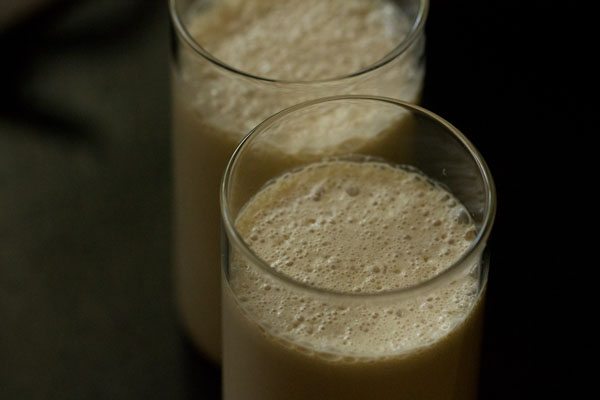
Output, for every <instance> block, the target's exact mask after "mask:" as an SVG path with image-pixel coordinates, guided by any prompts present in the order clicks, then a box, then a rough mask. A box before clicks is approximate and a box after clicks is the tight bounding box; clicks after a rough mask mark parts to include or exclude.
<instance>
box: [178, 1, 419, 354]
mask: <svg viewBox="0 0 600 400" xmlns="http://www.w3.org/2000/svg"><path fill="white" fill-rule="evenodd" d="M365 1H372V2H377V1H379V0H365ZM243 3H244V2H240V1H233V0H212V1H207V0H196V1H193V0H170V2H169V5H170V15H171V22H172V57H171V59H172V74H171V78H172V138H173V140H172V143H173V160H174V172H173V173H174V278H175V280H174V286H175V287H174V290H175V294H176V302H177V308H178V311H179V315H180V319H181V321H182V323H183V327H184V329H185V330H186V331H187V332H188V334H189V336H190V337H191V338H192V340H193V342H194V343H195V344H196V345H197V347H198V348H199V349H200V350H201V351H202V352H203V353H205V354H206V355H207V356H209V357H210V358H211V359H212V360H214V361H217V362H219V360H220V349H221V343H220V309H221V307H220V296H219V293H220V284H219V201H218V188H219V181H220V178H221V176H222V173H223V169H224V168H225V164H226V162H227V159H228V158H229V156H230V155H231V153H232V151H233V150H234V148H235V146H236V145H237V144H238V142H239V140H241V138H242V137H243V135H244V134H245V133H247V132H248V131H249V130H250V129H251V128H253V127H254V126H256V125H257V124H258V123H259V122H261V121H262V120H264V119H265V118H267V117H268V116H269V115H272V114H274V113H275V112H278V111H280V110H282V109H284V108H285V107H288V106H291V105H294V104H297V103H300V102H301V101H305V100H310V99H315V98H319V97H324V96H331V95H336V94H371V95H380V96H390V97H395V98H399V99H404V100H407V101H411V102H418V100H419V98H420V94H421V88H422V82H423V74H424V58H423V55H424V52H423V50H424V42H425V41H424V34H423V27H424V23H425V19H426V15H427V10H428V1H427V0H398V1H393V3H394V4H396V6H397V7H398V9H400V10H401V11H402V13H403V15H405V17H406V19H407V21H408V24H407V30H406V32H403V33H402V34H401V35H398V38H397V45H396V46H395V47H393V48H392V49H391V50H390V51H389V53H387V54H386V55H385V56H383V57H382V58H380V59H377V60H376V61H374V62H373V63H372V64H370V65H367V66H364V67H361V68H358V69H356V70H352V71H349V72H348V73H346V74H343V75H341V76H331V77H329V76H327V77H326V78H324V79H316V80H285V79H276V78H273V77H272V76H270V75H269V74H268V73H264V74H254V73H251V72H248V70H247V69H246V68H245V66H244V65H235V66H234V65H230V64H228V62H227V60H221V59H218V58H217V57H216V56H215V55H214V54H212V53H211V52H210V51H208V50H207V45H205V41H206V40H208V38H207V37H205V36H203V35H202V34H201V33H199V32H198V30H197V24H196V23H195V21H197V19H198V18H202V17H205V16H210V15H211V12H213V11H214V9H215V8H216V7H219V6H221V5H223V4H243ZM272 3H273V4H276V3H278V2H272ZM288 3H289V1H288ZM261 4H262V5H265V4H267V5H268V4H270V3H269V2H268V1H263V2H262V3H261ZM235 15H236V14H235V13H232V14H231V17H230V18H235ZM296 22H297V21H292V20H290V21H289V26H293V25H294V24H295V23H296ZM225 31H226V29H225V27H223V26H215V27H214V29H213V30H212V31H210V35H212V36H211V37H213V36H214V35H218V34H220V32H225ZM273 34H274V35H278V34H280V33H279V32H273ZM223 35H225V34H224V33H223ZM316 45H317V46H318V44H316ZM331 60H332V62H333V61H335V60H337V59H336V57H335V54H332V55H331ZM264 61H265V62H269V61H270V60H264ZM352 61H353V60H351V59H350V60H346V61H343V62H349V63H350V62H352ZM275 67H276V66H275ZM304 67H307V68H309V69H310V67H311V65H310V63H307V64H306V65H305V66H304Z"/></svg>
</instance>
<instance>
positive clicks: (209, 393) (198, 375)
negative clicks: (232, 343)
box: [180, 334, 221, 400]
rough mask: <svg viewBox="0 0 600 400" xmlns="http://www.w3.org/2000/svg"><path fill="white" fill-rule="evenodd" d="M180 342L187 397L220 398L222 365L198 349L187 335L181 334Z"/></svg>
mask: <svg viewBox="0 0 600 400" xmlns="http://www.w3.org/2000/svg"><path fill="white" fill-rule="evenodd" d="M180 342H181V346H180V347H181V360H182V362H183V375H184V383H185V392H186V395H187V396H186V398H188V399H190V400H192V399H193V400H198V399H206V400H220V399H221V367H220V366H218V365H216V364H215V363H214V362H212V361H210V360H209V359H207V358H206V357H204V356H203V355H202V354H201V353H200V352H199V351H198V350H196V347H195V346H194V344H193V343H192V342H191V340H190V339H189V338H188V337H187V336H185V335H183V334H180Z"/></svg>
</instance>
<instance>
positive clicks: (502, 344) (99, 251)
mask: <svg viewBox="0 0 600 400" xmlns="http://www.w3.org/2000/svg"><path fill="white" fill-rule="evenodd" d="M59 3H60V2H59ZM62 3H64V4H67V6H64V5H63V6H61V7H62V8H61V9H60V12H57V13H54V14H53V13H52V12H48V13H46V14H45V16H44V17H43V18H42V17H39V18H38V19H35V18H34V19H32V20H31V21H30V22H28V24H29V25H25V28H23V27H20V28H15V29H13V30H12V31H9V33H8V34H6V33H5V32H4V33H2V34H1V35H0V38H2V39H1V40H3V42H2V43H3V45H5V46H9V47H10V49H11V50H12V51H13V53H12V54H15V58H14V60H13V62H12V63H10V64H8V65H4V68H8V72H6V73H3V74H2V76H3V78H2V87H3V88H4V89H5V90H3V93H2V95H1V96H2V111H1V112H0V208H1V211H0V316H1V321H2V323H1V325H0V326H1V328H0V399H129V400H131V399H155V398H156V399H163V398H169V399H192V398H194V399H199V398H206V399H216V398H219V396H220V372H219V369H218V368H216V367H215V366H212V365H211V364H210V363H208V362H206V361H205V360H204V359H203V358H202V357H201V356H199V355H198V354H196V352H195V351H194V350H193V348H192V346H190V344H189V343H188V342H187V340H186V339H185V337H184V336H183V335H182V333H181V331H180V330H179V328H178V325H177V320H176V316H175V312H174V305H173V301H172V295H171V270H170V258H171V255H170V252H171V246H170V243H171V213H170V209H171V167H170V164H171V160H170V137H169V131H170V127H169V125H170V122H169V120H170V117H169V81H168V74H169V67H168V55H169V27H168V15H167V10H166V5H165V4H164V3H165V2H162V1H160V2H159V1H152V2H140V1H133V2H117V1H112V0H111V1H105V2H92V1H87V2H85V1H84V2H80V3H77V4H75V2H62ZM125 3H127V4H126V5H124V4H125ZM74 4H75V5H74ZM448 4H449V3H447V2H443V1H441V0H440V1H438V2H435V1H434V2H432V12H431V14H430V18H429V25H428V45H427V46H428V49H427V58H428V75H427V78H426V88H425V96H424V104H425V105H426V106H427V107H429V108H432V109H433V110H434V111H436V112H438V113H440V114H442V115H443V116H446V117H447V118H448V119H450V120H452V121H453V122H455V124H456V125H457V126H459V127H463V130H464V131H465V133H467V135H471V134H472V136H471V138H472V139H473V141H474V142H475V144H476V145H477V146H479V147H480V149H481V151H482V152H483V154H484V155H486V157H488V161H489V163H490V165H491V169H492V171H494V173H495V175H496V179H497V183H498V186H499V188H500V189H502V190H504V191H505V193H506V192H507V191H512V190H519V188H520V186H519V185H520V183H519V182H513V181H511V179H510V176H511V173H512V172H514V171H513V170H511V167H510V164H509V163H508V161H506V159H505V158H503V157H501V150H505V147H501V148H500V149H499V148H497V146H502V145H501V144H500V145H499V144H498V143H495V142H492V141H490V140H487V139H486V138H485V137H484V135H482V134H478V133H477V132H484V131H490V130H492V131H494V130H501V129H503V127H504V126H503V125H502V123H501V122H500V123H499V124H500V125H498V123H490V118H492V119H493V118H496V117H498V115H500V114H501V113H500V114H494V113H493V111H494V110H490V109H489V108H486V106H485V104H481V103H485V101H490V99H491V98H492V96H491V95H490V93H493V94H494V95H495V96H501V97H503V98H508V97H509V96H510V93H509V92H510V90H511V88H510V86H509V87H503V85H504V83H506V82H505V81H506V80H508V79H509V78H504V79H505V80H504V81H503V80H492V79H489V77H490V76H492V75H493V74H494V73H496V72H499V71H500V72H503V73H504V72H506V70H503V68H504V67H505V66H503V64H502V63H497V62H496V61H498V59H497V57H496V55H495V52H494V51H495V50H494V48H493V47H492V48H487V49H486V48H482V49H481V50H477V51H475V50H476V49H474V48H473V46H475V45H477V44H481V41H483V40H485V37H484V38H483V39H482V38H476V39H473V37H474V36H473V32H471V34H465V32H466V31H468V30H477V29H479V33H482V34H485V32H487V29H489V28H486V26H487V25H486V24H488V23H489V21H490V20H491V21H492V22H493V21H495V19H494V18H491V19H488V21H485V20H483V19H481V20H480V18H479V17H477V18H473V17H469V16H468V15H470V14H461V12H462V11H464V10H461V9H460V8H459V9H455V8H451V7H450V6H449V5H448ZM460 4H462V6H463V7H467V6H472V4H468V2H467V3H465V2H459V5H460ZM434 7H438V8H437V9H435V8H434ZM484 11H485V10H484ZM492 11H493V10H492ZM488 13H491V11H490V10H488ZM48 15H50V17H48ZM465 15H466V16H465ZM486 16H487V17H490V15H484V17H486ZM461 17H462V18H465V19H464V20H462V23H463V24H466V25H465V27H463V29H462V30H453V27H454V25H453V24H452V19H449V18H461ZM445 21H448V22H445ZM477 34H478V32H477V31H476V32H475V34H474V35H475V37H476V36H477ZM15 38H18V40H17V39H15ZM457 43H458V45H457ZM493 44H494V43H492V45H493ZM452 46H454V47H452ZM3 48H6V47H3ZM9 54H10V53H9ZM461 57H462V58H461ZM461 59H462V60H463V62H462V64H461V63H460V62H458V63H457V61H456V60H461ZM508 73H509V74H510V71H509V72H508ZM486 85H487V89H486V90H483V89H482V88H481V87H482V86H486ZM457 95H458V97H457ZM525 95H527V94H526V93H525ZM478 96H482V97H478ZM469 108H471V110H470V111H469ZM473 108H474V110H475V112H476V113H479V114H478V116H475V117H474V115H473ZM486 110H487V111H486ZM486 112H487V113H486ZM490 113H491V114H490ZM494 133H498V132H494ZM502 196H503V195H501V197H500V199H501V201H503V202H504V203H503V204H501V209H502V207H504V210H505V211H506V210H511V207H513V208H512V209H516V208H517V207H516V206H515V204H514V200H513V199H512V198H509V197H502ZM507 214H508V213H507V212H504V213H502V212H500V213H499V218H498V223H497V231H496V232H495V236H494V239H493V242H492V248H493V250H495V249H500V251H498V252H496V253H493V255H492V273H491V277H490V286H489V290H488V304H487V310H486V316H487V318H486V333H485V340H484V349H483V362H482V385H481V393H482V395H481V397H482V398H486V399H506V398H512V399H515V398H521V397H523V398H524V397H525V396H526V394H527V393H528V391H529V390H530V389H529V386H528V383H527V380H528V379H529V378H530V376H531V371H532V370H533V366H532V365H533V364H532V361H531V357H530V353H529V350H528V344H527V343H528V342H527V338H528V337H529V336H528V335H530V334H531V333H530V328H531V327H530V325H528V322H527V315H526V314H524V313H523V314H515V313H514V312H511V311H510V305H511V304H514V296H518V295H522V294H523V293H525V292H526V288H527V282H528V281H527V279H526V280H525V282H524V283H522V284H520V285H519V284H518V283H515V284H513V283H511V280H510V279H509V277H510V276H511V275H512V273H513V272H514V271H512V272H511V270H510V268H498V270H495V266H496V265H503V266H504V267H507V266H510V264H509V263H508V261H509V254H507V252H506V250H505V249H503V246H504V245H506V244H507V243H509V240H508V237H509V233H508V232H509V231H508V229H509V227H510V223H509V222H508V221H509V220H510V218H511V217H510V216H509V215H507ZM513 222H514V221H513ZM530 280H531V279H530ZM500 285H512V286H510V287H504V288H503V290H499V289H498V288H499V287H500ZM511 298H512V300H511ZM515 318H517V321H518V322H519V324H512V325H511V321H513V322H514V319H515ZM529 324H533V322H529ZM509 349H513V350H512V351H513V352H512V353H511V351H510V350H509ZM514 349H516V352H515V350H514ZM514 354H519V357H514ZM500 375H502V376H500Z"/></svg>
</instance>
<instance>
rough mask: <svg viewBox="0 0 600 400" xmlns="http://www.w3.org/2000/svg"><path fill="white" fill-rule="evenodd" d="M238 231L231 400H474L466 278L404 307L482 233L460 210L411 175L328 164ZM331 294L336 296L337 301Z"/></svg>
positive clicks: (230, 324) (272, 195) (263, 200)
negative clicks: (401, 292) (242, 246)
mask: <svg viewBox="0 0 600 400" xmlns="http://www.w3.org/2000/svg"><path fill="white" fill-rule="evenodd" d="M235 225H236V228H237V230H238V232H239V233H240V234H241V236H242V237H243V239H244V241H245V242H246V243H247V245H248V246H249V248H250V249H251V250H252V251H253V252H254V253H255V254H256V255H257V256H258V257H260V258H261V259H262V260H264V261H265V264H266V268H267V269H269V270H271V271H275V272H276V273H279V274H281V275H283V276H286V277H288V278H290V279H292V280H293V281H295V282H298V283H301V284H304V285H307V286H309V287H312V288H318V289H322V290H323V291H325V292H323V293H320V292H315V291H311V290H302V289H298V287H294V285H288V284H286V283H285V281H282V280H280V279H275V278H274V277H273V276H272V274H271V273H269V272H267V271H266V270H264V269H262V268H259V267H257V266H256V265H255V264H253V263H252V262H249V261H248V258H247V257H244V256H243V255H241V254H239V253H236V252H235V251H234V252H233V254H232V255H231V257H230V265H229V269H228V273H229V276H228V280H227V281H226V282H225V283H224V335H225V336H224V338H225V339H224V340H225V346H224V382H225V384H224V391H225V399H227V400H239V399H261V400H269V399H382V400H385V399H470V398H474V397H475V387H476V385H475V381H476V379H477V359H478V342H479V331H480V326H479V325H480V322H481V305H480V295H481V292H480V291H479V290H478V287H479V286H478V285H479V283H478V281H477V277H476V276H475V274H470V273H469V271H466V272H465V273H463V274H461V275H458V276H455V277H453V278H452V280H451V281H450V282H447V283H446V284H444V285H440V286H439V287H437V288H433V289H432V290H429V291H427V292H423V293H421V294H417V295H413V296H410V297H408V298H405V299H398V298H396V299H393V297H394V296H390V299H387V300H386V298H379V299H378V300H374V299H373V298H369V297H368V296H363V297H360V296H343V295H341V294H354V295H358V294H363V295H366V294H375V293H382V292H385V291H393V290H397V289H402V288H407V287H409V286H414V285H417V284H419V283H421V282H423V281H426V280H428V279H430V278H432V277H434V276H436V275H437V274H439V273H440V272H441V271H444V270H446V269H447V268H448V267H450V266H451V265H452V264H453V263H455V262H456V261H457V260H459V259H460V257H461V256H462V255H463V254H464V253H465V251H466V250H467V249H468V248H469V246H470V245H471V244H472V243H473V240H474V239H475V236H476V227H475V225H474V223H473V222H472V220H471V218H470V217H469V213H468V212H467V210H466V209H465V207H464V206H463V205H462V204H460V202H459V201H458V200H457V199H456V198H455V197H454V196H452V194H450V193H449V192H448V191H447V190H445V189H444V188H442V187H441V186H440V185H438V184H436V183H434V182H432V181H431V180H429V179H427V177H425V176H424V175H423V174H421V173H419V172H416V171H413V170H411V169H407V168H403V167H396V166H391V165H389V164H386V163H382V162H378V161H363V162H357V161H343V160H337V161H335V160H334V161H325V162H318V163H314V164H309V165H308V166H306V167H303V168H301V169H297V170H294V171H291V172H289V173H286V174H284V175H282V176H280V177H279V178H276V179H275V180H273V181H271V182H270V183H269V184H267V185H266V186H265V187H264V188H263V189H261V190H260V191H259V192H258V193H257V194H256V195H255V196H254V197H252V198H251V200H250V201H248V203H247V204H246V205H245V206H244V207H243V208H242V210H241V211H240V213H239V214H238V216H237V219H236V222H235ZM330 292H335V293H337V294H335V293H330Z"/></svg>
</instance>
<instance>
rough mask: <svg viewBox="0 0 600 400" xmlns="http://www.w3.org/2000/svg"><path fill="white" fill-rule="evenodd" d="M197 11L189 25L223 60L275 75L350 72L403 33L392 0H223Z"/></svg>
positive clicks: (305, 77)
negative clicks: (205, 9)
mask: <svg viewBox="0 0 600 400" xmlns="http://www.w3.org/2000/svg"><path fill="white" fill-rule="evenodd" d="M213 8H214V10H213V11H212V12H211V13H201V12H200V13H199V16H198V18H196V19H195V20H194V23H193V25H192V26H191V28H190V30H191V32H192V34H193V35H194V36H195V37H196V38H197V40H198V42H199V43H200V44H201V45H202V46H203V47H204V48H205V49H206V50H208V52H210V53H211V54H212V55H214V56H215V57H216V58H218V59H220V60H221V61H224V62H225V63H227V64H229V65H231V66H233V67H235V68H237V69H239V70H242V71H245V72H248V73H251V74H254V75H259V76H266V77H269V78H271V79H280V80H292V81H310V80H318V79H328V78H334V77H339V76H343V75H348V74H351V73H353V72H356V71H359V70H361V69H362V68H365V67H367V66H369V65H371V64H374V63H375V62H377V61H379V60H380V59H382V58H383V57H384V56H386V55H387V54H388V53H390V52H391V51H392V50H393V49H394V48H395V47H396V46H398V45H399V44H400V43H401V41H402V40H403V39H404V38H405V37H406V35H407V33H408V30H409V28H410V26H409V21H407V19H406V17H405V16H404V14H402V13H401V12H400V11H399V9H398V7H396V6H395V5H393V4H392V2H390V1H389V0H379V1H377V0H376V1H368V0H367V1H365V0H328V1H323V0H302V1H297V0H284V1H281V0H280V1H273V0H226V1H218V2H215V5H214V6H213Z"/></svg>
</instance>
